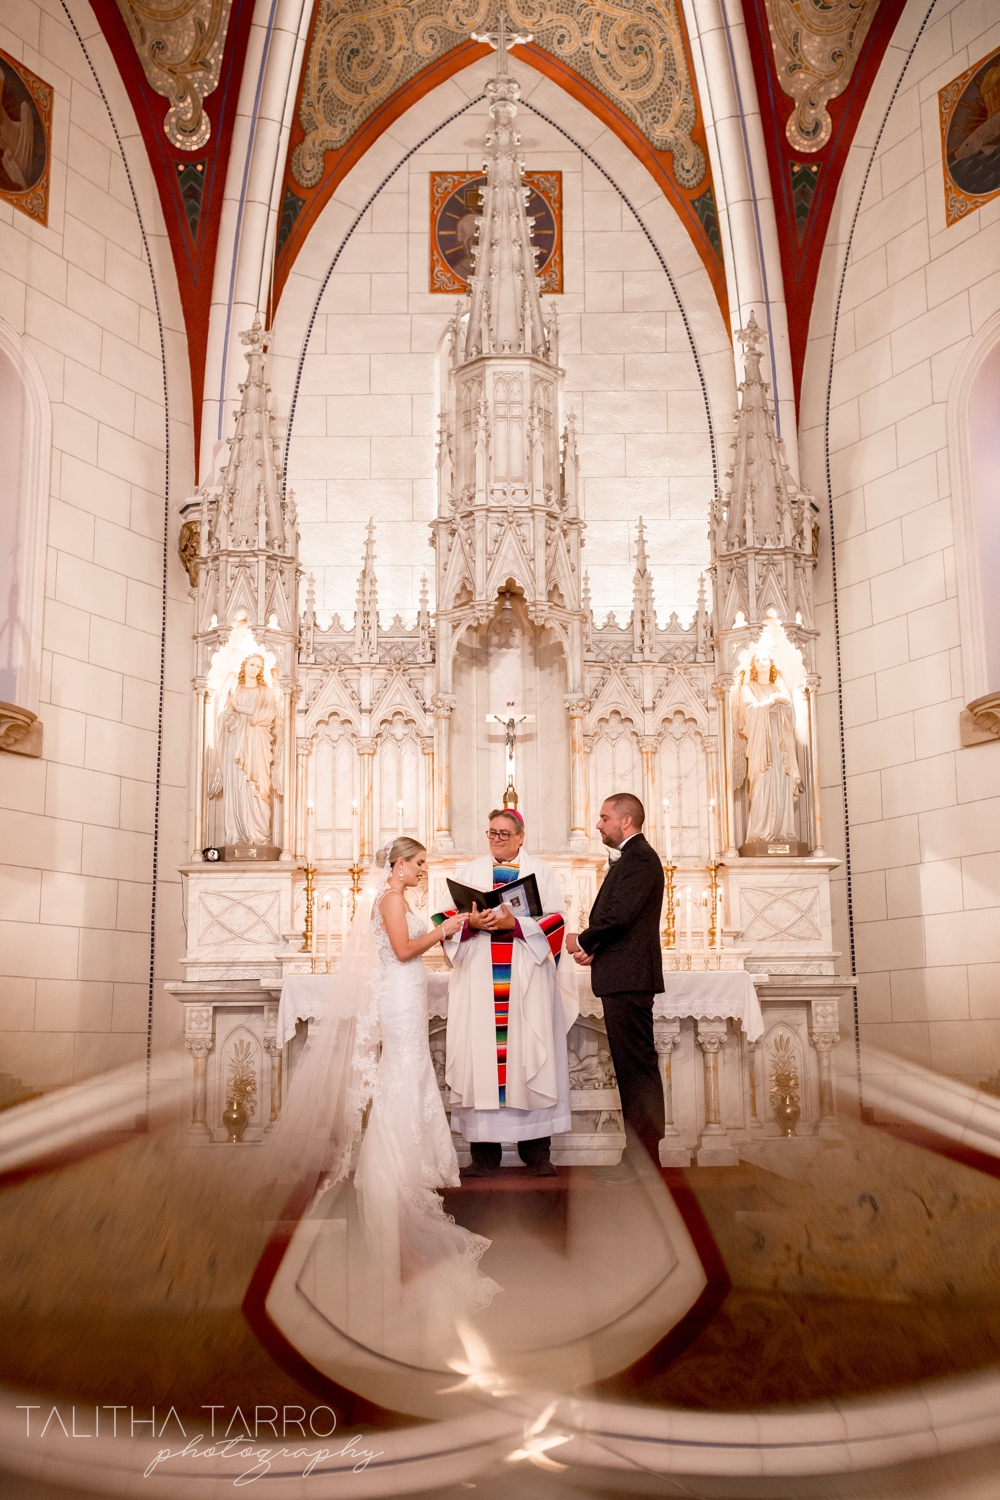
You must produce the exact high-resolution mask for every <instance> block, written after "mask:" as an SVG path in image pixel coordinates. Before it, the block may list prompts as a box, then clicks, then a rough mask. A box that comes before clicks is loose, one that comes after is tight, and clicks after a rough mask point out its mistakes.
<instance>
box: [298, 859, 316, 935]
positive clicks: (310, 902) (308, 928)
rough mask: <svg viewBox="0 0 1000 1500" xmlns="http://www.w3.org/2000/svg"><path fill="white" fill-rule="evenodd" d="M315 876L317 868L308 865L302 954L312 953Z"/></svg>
mask: <svg viewBox="0 0 1000 1500" xmlns="http://www.w3.org/2000/svg"><path fill="white" fill-rule="evenodd" d="M315 874H316V866H315V865H306V925H305V930H304V931H303V933H302V947H301V948H300V949H299V952H300V953H312V935H313V906H314V905H315V902H316V887H315V886H314V885H313V876H314V875H315Z"/></svg>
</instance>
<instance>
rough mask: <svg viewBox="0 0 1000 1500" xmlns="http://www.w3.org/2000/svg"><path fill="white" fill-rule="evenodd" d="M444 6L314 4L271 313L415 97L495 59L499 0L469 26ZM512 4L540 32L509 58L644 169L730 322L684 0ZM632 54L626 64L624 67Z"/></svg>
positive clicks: (484, 6)
mask: <svg viewBox="0 0 1000 1500" xmlns="http://www.w3.org/2000/svg"><path fill="white" fill-rule="evenodd" d="M438 9H439V6H438V5H437V0H422V3H418V4H417V5H403V4H401V3H391V4H388V5H386V6H385V7H384V11H383V13H382V14H380V15H379V16H377V17H371V16H367V15H364V14H362V13H361V11H360V9H358V8H357V7H353V6H345V7H336V8H334V7H324V6H317V7H316V11H315V14H314V18H313V25H312V29H311V31H310V36H309V40H308V43H307V47H306V57H305V64H304V67H303V71H302V76H301V79H300V83H299V91H298V96H297V99H296V104H295V113H294V117H293V124H292V131H291V136H290V138H289V147H288V157H287V161H286V164H285V174H284V180H283V184H282V192H281V205H280V210H279V225H278V238H277V254H276V261H275V273H274V291H273V302H272V310H273V307H274V306H276V305H277V302H278V300H279V299H280V297H281V294H282V291H283V289H284V286H285V283H286V281H287V279H288V276H289V274H290V272H291V270H292V266H293V265H294V263H295V260H296V258H297V256H298V255H299V253H300V252H301V250H302V247H303V245H304V244H305V242H306V239H307V238H308V236H309V234H310V232H311V230H312V229H313V227H314V225H315V224H316V222H317V221H318V219H319V216H320V214H321V213H322V210H323V208H324V206H325V205H326V203H327V202H328V201H329V199H330V198H331V197H332V196H333V194H334V193H335V192H336V190H337V188H338V186H339V185H340V183H341V182H342V181H343V180H344V178H345V177H346V176H347V174H348V173H349V172H350V171H351V170H352V168H353V167H355V166H356V165H357V163H358V162H359V161H360V160H361V158H362V157H363V156H364V155H365V154H366V152H368V151H369V150H370V149H371V148H372V146H373V145H374V144H375V142H376V141H377V140H378V139H379V138H380V137H381V136H382V135H383V133H384V132H385V131H386V130H388V129H389V128H390V126H391V125H392V124H393V123H394V121H396V120H397V119H399V117H400V116H401V115H403V114H404V113H405V112H406V111H407V110H408V109H410V108H411V107H412V106H413V105H414V104H416V103H417V102H418V101H419V100H420V99H422V98H424V96H425V95H427V94H428V93H430V92H431V91H432V90H433V89H435V88H437V87H438V86H439V85H440V84H442V83H445V82H446V81H447V80H448V79H449V78H451V77H453V76H454V75H455V74H456V73H458V72H461V71H462V70H464V69H465V68H468V67H471V66H472V65H473V64H474V63H476V62H478V61H479V60H480V59H481V58H483V57H486V56H488V55H489V48H488V47H487V46H486V45H485V44H484V43H482V42H479V41H476V40H474V39H473V38H472V33H473V32H474V31H477V30H480V29H481V28H482V27H483V26H485V25H486V24H487V23H489V24H492V23H493V21H494V20H495V17H496V14H497V11H498V6H497V5H496V4H495V3H494V0H480V3H479V4H478V7H476V8H475V13H474V14H473V12H472V10H470V11H469V12H468V13H466V14H465V15H464V17H463V25H462V27H461V28H459V27H456V26H455V25H454V22H453V21H451V20H449V19H446V18H445V16H443V15H438V14H434V15H432V14H431V12H436V11H437V10H438ZM507 9H508V12H509V14H510V16H511V19H512V20H513V22H514V24H515V25H517V26H518V27H523V28H524V29H525V30H529V29H531V30H532V35H533V36H534V37H535V40H532V41H530V42H527V43H522V44H520V45H518V46H515V47H514V48H513V49H512V53H511V56H512V58H514V59H520V60H522V61H524V62H526V63H528V64H530V66H531V67H532V68H534V69H536V70H537V71H538V72H540V73H542V74H544V75H545V76H546V77H547V78H549V79H551V80H552V81H553V82H554V83H556V84H558V85H559V87H560V88H563V89H565V90H566V92H567V93H568V94H570V95H571V97H573V98H574V99H576V100H577V101H578V102H579V103H581V104H582V105H584V107H585V108H586V109H588V110H589V111H590V112H591V113H592V114H594V115H595V116H596V117H597V118H598V119H599V120H601V122H602V123H603V124H604V125H606V126H607V127H608V128H609V129H610V130H612V131H613V132H614V134H615V135H617V136H618V138H619V139H620V140H621V141H622V142H623V143H624V144H625V146H626V147H627V148H628V149H629V150H630V151H631V152H632V153H633V154H634V155H635V156H636V157H637V158H638V159H639V161H641V162H642V163H643V165H644V166H645V167H646V169H647V170H648V171H649V173H650V175H651V176H652V178H653V180H654V181H655V182H656V184H657V186H658V187H659V189H660V191H661V192H662V193H663V194H664V196H665V197H666V198H667V199H668V200H669V201H670V203H671V204H672V205H673V207H674V209H675V210H676V211H677V213H678V215H679V217H680V218H681V220H682V222H683V223H684V226H685V228H686V230H687V233H688V235H689V236H690V238H691V240H692V242H693V244H694V246H695V249H696V251H697V253H698V255H699V257H700V259H701V261H702V263H703V265H704V266H705V270H706V272H707V274H708V276H709V279H710V281H711V283H712V287H713V290H714V292H715V295H716V298H717V300H718V303H719V307H720V309H721V310H722V313H723V318H724V319H727V317H728V314H727V307H728V303H727V297H726V286H725V272H724V269H723V261H722V246H721V241H720V238H719V230H718V209H717V204H716V197H715V189H714V186H713V183H712V174H711V167H710V165H709V161H708V148H707V136H706V130H705V122H704V116H703V112H702V108H701V104H700V100H699V98H698V90H697V84H696V81H695V75H694V69H693V66H692V61H691V53H690V45H689V42H688V37H687V29H686V26H685V23H684V18H683V13H682V7H681V4H680V0H655V3H654V4H652V5H641V4H638V3H634V0H626V4H625V6H624V7H617V8H616V9H615V10H614V11H613V12H612V10H611V8H610V7H607V8H604V7H601V6H598V7H596V8H595V13H594V17H593V25H592V26H591V27H590V28H584V27H582V26H580V24H579V21H578V19H577V17H576V15H575V9H574V7H572V6H570V5H565V4H562V5H560V4H559V3H558V0H544V3H543V5H542V6H541V7H536V9H535V10H534V11H533V12H532V13H531V14H530V15H529V14H528V13H527V12H526V13H525V14H524V15H523V16H522V15H521V14H519V6H518V4H517V0H512V3H509V4H508V6H507ZM466 28H469V29H466ZM611 30H614V31H615V34H616V39H615V40H612V39H611V37H610V34H607V35H606V33H610V31H611ZM390 33H391V35H390ZM633 33H634V35H633ZM622 38H624V41H625V45H623V44H622ZM626 56H628V58H629V62H630V65H631V66H630V68H629V69H626V68H625V67H624V66H622V67H621V68H620V67H619V59H621V60H622V62H624V59H625V57H626ZM424 58H426V59H428V60H427V61H426V62H425V61H423V59H424ZM637 60H638V61H637ZM640 74H641V75H642V77H641V80H640V77H639V75H640ZM362 75H363V77H362ZM647 75H648V76H647ZM355 78H356V79H357V80H358V83H357V87H354V86H353V79H355Z"/></svg>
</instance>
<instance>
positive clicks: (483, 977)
mask: <svg viewBox="0 0 1000 1500" xmlns="http://www.w3.org/2000/svg"><path fill="white" fill-rule="evenodd" d="M487 838H488V840H489V846H490V852H489V853H488V854H486V855H484V856H483V857H482V858H481V859H476V860H473V861H472V862H471V863H470V864H466V865H459V867H458V869H457V870H456V872H455V877H456V879H457V880H460V881H461V882H462V883H463V884H464V885H469V886H472V887H473V889H474V890H480V891H485V890H495V889H497V888H498V887H499V886H503V885H509V884H510V883H511V881H514V880H517V879H519V877H520V876H522V875H532V874H533V875H534V876H535V879H536V880H537V882H538V894H539V898H540V900H541V903H542V911H543V913H544V915H543V916H541V917H539V919H538V920H537V921H533V920H532V919H531V918H530V917H522V918H521V919H520V921H516V920H515V918H514V916H513V914H512V913H511V912H510V911H509V909H508V908H507V907H506V906H499V907H494V908H492V909H490V910H487V911H482V912H480V911H475V910H474V911H473V914H472V915H471V916H470V917H469V918H468V919H467V920H466V923H465V926H464V928H463V929H462V931H461V932H460V933H457V934H456V935H455V936H454V937H453V938H449V939H448V940H447V941H446V943H445V945H444V951H445V954H446V955H447V957H448V958H449V959H450V961H451V964H452V975H451V982H450V984H449V989H448V1032H447V1065H446V1069H445V1078H446V1080H447V1083H448V1086H449V1087H450V1089H451V1091H452V1093H453V1095H455V1096H457V1098H458V1101H459V1102H458V1104H457V1106H453V1108H452V1112H451V1114H452V1129H456V1128H457V1129H459V1130H461V1132H462V1134H463V1135H464V1136H465V1139H466V1140H467V1141H468V1142H469V1145H470V1147H471V1150H472V1164H471V1166H468V1167H463V1168H462V1173H461V1175H462V1176H463V1177H492V1176H493V1174H494V1173H495V1172H497V1171H499V1169H500V1161H501V1157H502V1155H503V1142H504V1141H516V1142H517V1150H518V1155H519V1156H520V1158H521V1160H522V1161H523V1162H524V1164H525V1166H526V1168H527V1170H528V1172H529V1173H530V1174H531V1175H532V1176H534V1177H552V1176H554V1175H555V1171H556V1169H555V1167H554V1166H553V1165H552V1162H551V1161H550V1159H549V1148H550V1144H551V1137H552V1136H553V1135H555V1134H558V1133H560V1132H562V1131H568V1130H571V1129H572V1119H571V1116H570V1101H569V1069H568V1066H567V1061H566V1033H567V1031H568V1030H569V1028H570V1026H572V1024H573V1022H574V1020H575V1019H576V1014H577V1003H576V980H575V976H574V974H573V973H572V972H571V966H570V965H569V964H568V963H567V962H566V961H565V960H564V961H563V963H562V964H559V963H558V959H559V953H560V950H561V948H562V942H563V931H564V928H565V925H566V913H565V908H564V906H563V899H562V893H561V892H560V889H559V883H558V881H557V880H556V877H555V873H554V872H553V870H552V868H551V866H550V865H547V864H546V863H545V861H544V860H541V859H535V858H534V857H532V856H531V855H529V854H526V853H525V852H524V851H523V849H522V847H521V846H522V844H523V843H524V819H523V818H522V817H521V815H520V813H518V812H514V811H513V810H511V809H509V808H498V809H497V810H496V811H494V812H491V813H490V820H489V830H488V833H487Z"/></svg>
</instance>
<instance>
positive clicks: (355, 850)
mask: <svg viewBox="0 0 1000 1500" xmlns="http://www.w3.org/2000/svg"><path fill="white" fill-rule="evenodd" d="M351 860H352V862H353V863H354V864H356V865H359V864H360V863H361V814H360V813H359V812H358V804H357V802H352V803H351Z"/></svg>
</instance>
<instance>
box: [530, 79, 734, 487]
mask: <svg viewBox="0 0 1000 1500" xmlns="http://www.w3.org/2000/svg"><path fill="white" fill-rule="evenodd" d="M520 103H521V105H522V107H523V108H524V109H530V110H531V113H532V114H533V115H537V116H538V118H539V119H540V120H544V121H545V123H546V125H551V126H552V128H553V130H558V132H559V134H560V135H562V136H565V138H566V140H568V141H569V143H570V145H571V146H575V147H576V149H577V151H579V153H580V155H581V156H583V157H585V158H586V160H587V161H589V162H590V165H591V166H592V167H596V169H597V171H598V172H600V174H601V176H602V177H603V178H604V179H605V181H607V182H609V183H610V184H611V186H612V187H613V188H614V190H615V192H616V193H617V194H618V196H619V198H620V199H621V200H622V202H623V203H624V205H625V207H626V208H627V209H628V211H629V213H630V214H631V215H632V217H633V219H634V220H635V222H636V223H637V224H638V226H639V228H640V229H641V230H642V232H643V234H644V235H645V236H646V239H647V240H648V241H649V246H650V249H651V250H652V252H653V254H654V255H655V256H656V258H657V260H658V261H659V263H660V269H661V270H662V271H663V274H664V276H665V277H666V278H667V281H668V282H669V283H670V290H671V292H672V293H673V296H674V301H675V302H676V303H677V311H678V312H679V313H680V315H681V318H682V320H683V323H684V332H685V333H686V334H687V338H688V343H689V345H690V346H691V358H692V359H693V360H694V367H695V369H696V370H697V371H698V380H699V382H700V384H701V395H702V400H703V401H704V403H705V421H706V423H707V424H708V441H709V446H710V447H711V450H712V493H713V495H714V493H715V491H716V490H717V489H718V488H719V465H718V461H717V458H716V453H715V427H714V425H713V423H712V407H711V403H710V402H709V399H708V385H707V383H706V380H705V373H704V371H703V370H702V368H701V360H700V359H699V358H698V347H697V345H696V344H695V341H694V334H693V332H692V331H691V324H690V322H689V320H688V315H687V312H686V311H685V308H684V304H683V302H682V301H681V298H680V293H679V292H678V290H677V283H676V282H675V281H674V278H673V276H672V275H671V273H670V268H669V266H668V265H667V263H666V261H665V260H664V258H663V256H662V254H661V253H660V247H659V245H658V244H657V243H656V241H655V240H654V238H653V236H652V233H651V231H650V230H649V229H648V228H647V226H646V224H645V223H644V222H643V219H642V216H641V214H640V213H639V210H638V209H637V208H636V207H635V206H634V204H633V203H632V202H631V201H630V199H629V198H628V197H627V196H626V195H625V193H623V192H622V190H621V188H620V187H619V186H618V184H617V182H616V181H615V179H614V178H613V177H612V176H611V173H610V172H608V171H606V170H605V168H604V167H602V166H601V164H600V162H599V161H597V160H596V159H595V158H594V157H593V156H591V154H590V152H589V151H588V150H586V148H585V147H583V146H581V145H580V142H579V141H578V140H576V139H575V138H574V137H573V136H571V135H570V133H569V131H568V130H564V129H563V127H562V126H561V125H560V124H558V122H557V121H555V120H553V119H550V117H549V116H548V115H543V114H542V111H541V110H540V109H536V108H535V106H534V105H533V104H529V103H528V101H527V99H522V100H521V101H520Z"/></svg>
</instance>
